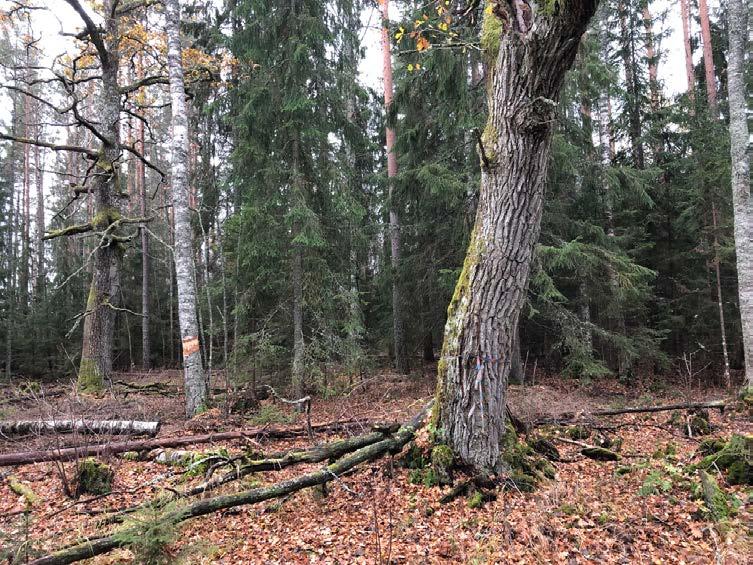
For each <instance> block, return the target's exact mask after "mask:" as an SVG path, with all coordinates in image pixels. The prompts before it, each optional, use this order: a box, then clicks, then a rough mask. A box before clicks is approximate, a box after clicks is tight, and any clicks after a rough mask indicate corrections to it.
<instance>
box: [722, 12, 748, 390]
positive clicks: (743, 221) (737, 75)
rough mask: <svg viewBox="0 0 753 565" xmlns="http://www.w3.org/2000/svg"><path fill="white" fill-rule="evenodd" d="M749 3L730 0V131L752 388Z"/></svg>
mask: <svg viewBox="0 0 753 565" xmlns="http://www.w3.org/2000/svg"><path fill="white" fill-rule="evenodd" d="M748 42H749V39H748V5H747V3H746V2H745V1H744V0H730V2H729V54H728V68H727V74H728V76H729V79H728V80H729V82H728V89H729V113H730V120H729V134H730V157H731V160H732V207H733V211H734V215H735V250H736V252H737V281H738V282H737V286H738V292H739V300H740V316H741V318H742V331H743V336H742V337H743V347H744V349H745V386H746V387H747V388H751V387H753V200H752V199H751V194H750V154H749V153H748V151H749V143H750V140H749V133H748V117H747V110H748V105H747V100H746V86H745V84H746V83H745V56H746V54H748V55H750V53H749V51H748Z"/></svg>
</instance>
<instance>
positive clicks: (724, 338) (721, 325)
mask: <svg viewBox="0 0 753 565" xmlns="http://www.w3.org/2000/svg"><path fill="white" fill-rule="evenodd" d="M711 222H712V224H711V225H712V229H713V231H714V233H713V238H714V272H715V274H716V302H717V306H718V307H719V332H720V335H721V339H722V358H723V360H724V386H726V387H727V388H729V387H730V385H731V379H730V374H729V352H728V351H727V329H726V327H725V324H724V301H723V300H722V275H721V268H720V266H719V263H720V262H721V260H720V257H719V236H718V235H717V234H718V225H719V221H718V219H717V212H716V204H715V203H714V202H712V203H711Z"/></svg>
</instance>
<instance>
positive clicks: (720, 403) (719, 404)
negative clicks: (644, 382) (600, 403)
mask: <svg viewBox="0 0 753 565" xmlns="http://www.w3.org/2000/svg"><path fill="white" fill-rule="evenodd" d="M726 405H727V403H726V402H725V401H724V400H712V401H710V402H685V403H679V404H665V405H663V406H639V407H634V408H619V409H615V410H594V411H593V412H590V414H591V415H592V416H618V415H620V414H639V413H642V412H666V411H668V410H691V409H697V408H716V409H717V410H719V411H720V412H724V407H725V406H726Z"/></svg>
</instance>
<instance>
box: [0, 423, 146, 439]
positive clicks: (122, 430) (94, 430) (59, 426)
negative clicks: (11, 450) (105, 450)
mask: <svg viewBox="0 0 753 565" xmlns="http://www.w3.org/2000/svg"><path fill="white" fill-rule="evenodd" d="M160 425H161V423H160V422H140V421H138V420H83V419H78V420H19V421H16V422H9V421H2V422H0V435H6V436H10V435H17V434H44V433H72V432H76V433H79V434H110V435H142V434H145V435H150V436H155V435H157V433H158V432H159V429H160Z"/></svg>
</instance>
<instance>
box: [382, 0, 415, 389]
mask: <svg viewBox="0 0 753 565" xmlns="http://www.w3.org/2000/svg"><path fill="white" fill-rule="evenodd" d="M380 3H381V4H382V58H383V73H384V107H385V113H387V114H389V110H390V106H391V105H392V94H393V87H392V52H391V45H390V32H389V29H388V25H389V0H380ZM386 138H387V179H388V185H389V188H388V200H389V216H390V265H391V268H392V337H393V340H394V344H395V369H396V370H397V372H398V373H403V374H405V373H407V372H408V369H409V366H408V355H407V351H406V343H405V328H404V326H403V309H402V304H401V300H402V299H401V295H402V293H401V289H400V217H399V215H398V212H397V205H396V203H395V201H394V197H395V194H394V188H395V177H396V176H397V153H395V149H394V148H395V139H396V136H395V130H394V129H393V128H391V127H389V126H388V127H387V128H386Z"/></svg>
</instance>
